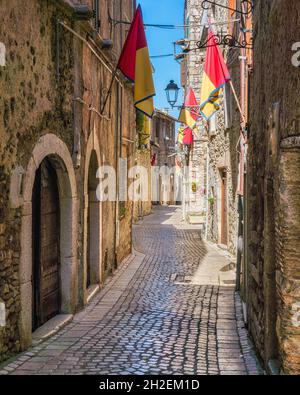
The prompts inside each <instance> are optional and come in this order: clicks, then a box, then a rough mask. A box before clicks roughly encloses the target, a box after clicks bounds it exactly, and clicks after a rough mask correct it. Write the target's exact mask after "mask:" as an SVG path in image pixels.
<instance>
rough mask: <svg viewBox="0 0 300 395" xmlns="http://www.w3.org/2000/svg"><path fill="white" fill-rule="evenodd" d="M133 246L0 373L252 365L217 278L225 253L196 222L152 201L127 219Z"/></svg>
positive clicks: (235, 309)
mask: <svg viewBox="0 0 300 395" xmlns="http://www.w3.org/2000/svg"><path fill="white" fill-rule="evenodd" d="M134 249H135V250H134V253H133V255H132V256H131V257H130V258H129V259H127V260H126V261H125V262H124V264H123V265H122V266H121V267H120V269H119V270H118V271H117V272H116V274H115V275H114V276H113V277H112V279H110V280H109V282H108V283H106V285H105V287H104V288H103V289H102V291H101V292H100V293H99V294H98V295H97V296H96V297H95V298H94V299H93V300H92V301H91V302H90V304H89V305H88V306H87V307H86V308H85V310H84V311H82V312H80V313H79V314H77V315H75V317H74V319H73V321H72V322H71V323H69V324H68V325H67V326H66V327H64V328H63V329H62V330H60V331H59V332H58V333H56V334H55V335H53V336H52V337H50V338H48V339H46V340H44V341H43V342H40V343H39V344H37V345H36V346H34V347H33V348H32V349H31V350H29V351H27V352H25V353H23V354H22V355H20V356H18V357H17V358H15V359H14V360H11V361H9V362H8V363H6V365H2V368H1V371H0V373H1V374H24V375H27V374H63V375H68V374H90V375H95V374H110V375H112V374H135V375H136V374H137V375H144V374H155V375H156V374H187V375H189V374H203V375H207V374H209V375H217V374H237V375H239V374H240V375H246V374H251V375H252V374H259V370H258V367H257V364H256V360H255V358H254V355H253V351H252V347H251V345H250V343H249V341H248V336H247V331H246V329H245V327H244V323H243V320H242V307H241V303H240V299H239V297H238V296H237V295H236V294H235V292H234V286H233V285H230V281H228V279H227V277H226V276H225V277H224V279H223V280H222V277H220V273H222V271H221V272H220V269H221V268H222V267H224V266H226V263H228V262H229V261H228V259H227V258H226V257H225V256H224V254H223V255H222V252H221V251H220V252H218V248H217V247H213V246H211V245H209V244H207V243H204V242H203V241H202V239H201V231H200V228H199V227H197V226H192V225H186V224H185V223H184V222H182V212H181V210H180V209H179V208H176V207H168V208H166V207H159V208H155V209H154V213H153V214H151V215H150V216H148V217H145V219H144V220H143V221H140V222H139V223H138V224H137V225H135V226H134ZM226 281H227V283H228V284H227V285H226ZM218 283H219V285H218Z"/></svg>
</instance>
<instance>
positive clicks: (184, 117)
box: [179, 87, 200, 129]
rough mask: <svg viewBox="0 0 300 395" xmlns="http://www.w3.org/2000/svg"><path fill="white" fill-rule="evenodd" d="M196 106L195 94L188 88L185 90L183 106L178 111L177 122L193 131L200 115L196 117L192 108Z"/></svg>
mask: <svg viewBox="0 0 300 395" xmlns="http://www.w3.org/2000/svg"><path fill="white" fill-rule="evenodd" d="M197 106H198V103H197V100H196V96H195V93H194V91H193V88H191V87H190V88H189V89H188V90H187V94H186V97H185V100H184V105H183V107H182V109H181V111H180V115H179V122H182V123H184V124H185V125H187V126H188V127H189V128H191V129H193V128H194V126H195V125H196V121H197V119H198V118H199V115H200V114H199V115H198V114H197V112H196V110H195V108H193V107H196V108H197Z"/></svg>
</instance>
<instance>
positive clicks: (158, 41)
mask: <svg viewBox="0 0 300 395" xmlns="http://www.w3.org/2000/svg"><path fill="white" fill-rule="evenodd" d="M137 3H140V4H141V7H142V11H143V17H144V23H150V24H167V25H183V13H184V0H140V1H138V2H137ZM146 34H147V40H148V46H149V50H150V55H163V54H171V53H173V42H174V41H176V40H179V39H181V38H183V37H184V31H183V29H176V30H165V29H157V28H153V27H147V28H146ZM151 62H152V64H153V66H154V68H155V74H154V79H155V88H156V97H155V106H156V107H157V108H166V107H169V104H168V102H167V99H166V93H165V88H166V86H167V84H168V83H169V81H170V80H171V79H173V80H174V81H175V82H176V83H177V85H178V86H179V87H180V66H179V64H178V63H177V62H176V61H175V60H174V58H173V57H168V58H160V59H151ZM181 104H182V90H181V91H180V92H179V100H178V103H177V105H181ZM172 115H174V116H177V115H178V111H177V110H176V111H174V112H172Z"/></svg>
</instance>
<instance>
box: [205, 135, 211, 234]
mask: <svg viewBox="0 0 300 395" xmlns="http://www.w3.org/2000/svg"><path fill="white" fill-rule="evenodd" d="M206 156H207V162H206V223H205V240H206V241H208V216H209V203H208V193H209V157H210V151H209V142H208V143H207V154H206Z"/></svg>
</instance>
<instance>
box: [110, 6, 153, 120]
mask: <svg viewBox="0 0 300 395" xmlns="http://www.w3.org/2000/svg"><path fill="white" fill-rule="evenodd" d="M118 69H119V70H121V71H122V73H123V74H124V75H125V77H127V78H128V79H129V80H131V81H132V82H134V84H135V86H134V105H135V107H136V108H137V109H138V110H140V111H142V112H143V113H144V114H145V115H147V116H148V117H150V118H152V116H153V113H154V102H153V96H155V88H154V83H153V77H152V65H151V62H150V56H149V50H148V45H147V39H146V34H145V28H144V23H143V16H142V9H141V6H138V8H137V10H136V13H135V15H134V18H133V21H132V24H131V27H130V30H129V33H128V36H127V39H126V42H125V44H124V47H123V50H122V53H121V56H120V59H119V62H118Z"/></svg>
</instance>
